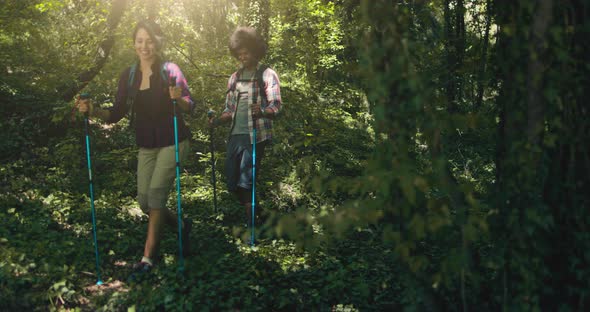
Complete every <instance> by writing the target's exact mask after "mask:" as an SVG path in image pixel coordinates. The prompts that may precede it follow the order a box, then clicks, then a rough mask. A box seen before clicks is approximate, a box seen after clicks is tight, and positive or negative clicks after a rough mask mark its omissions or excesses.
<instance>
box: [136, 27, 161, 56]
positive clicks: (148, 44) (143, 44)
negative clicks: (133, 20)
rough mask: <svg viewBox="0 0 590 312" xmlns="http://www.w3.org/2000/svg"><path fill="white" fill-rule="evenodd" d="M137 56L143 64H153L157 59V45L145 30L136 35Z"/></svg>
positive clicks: (138, 31)
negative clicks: (145, 62)
mask: <svg viewBox="0 0 590 312" xmlns="http://www.w3.org/2000/svg"><path fill="white" fill-rule="evenodd" d="M135 54H137V56H138V57H139V59H140V60H141V61H142V62H144V61H147V62H153V61H154V59H155V58H156V43H155V42H154V41H153V40H152V37H150V34H149V33H148V32H147V30H145V29H144V28H140V29H139V30H137V33H136V34H135Z"/></svg>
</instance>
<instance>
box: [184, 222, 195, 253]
mask: <svg viewBox="0 0 590 312" xmlns="http://www.w3.org/2000/svg"><path fill="white" fill-rule="evenodd" d="M192 229H193V222H192V221H191V220H189V219H184V227H183V228H182V256H183V257H187V256H188V255H189V254H190V252H191V238H190V234H191V230H192Z"/></svg>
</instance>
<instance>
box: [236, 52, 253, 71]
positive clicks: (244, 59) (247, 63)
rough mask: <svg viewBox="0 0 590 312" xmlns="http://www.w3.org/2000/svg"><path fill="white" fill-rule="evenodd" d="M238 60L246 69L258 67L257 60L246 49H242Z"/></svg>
mask: <svg viewBox="0 0 590 312" xmlns="http://www.w3.org/2000/svg"><path fill="white" fill-rule="evenodd" d="M238 60H240V62H241V63H242V65H243V66H244V67H246V68H251V67H254V66H256V59H255V58H254V55H253V54H252V53H251V52H250V50H248V49H246V48H241V49H239V50H238Z"/></svg>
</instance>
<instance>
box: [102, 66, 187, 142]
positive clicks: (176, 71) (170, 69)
mask: <svg viewBox="0 0 590 312" xmlns="http://www.w3.org/2000/svg"><path fill="white" fill-rule="evenodd" d="M160 64H161V63H158V62H156V63H154V65H152V75H151V76H150V88H149V89H146V90H139V86H140V85H141V79H142V73H141V70H140V68H139V66H137V69H136V72H135V75H134V82H133V85H132V86H131V88H130V87H129V86H128V84H129V74H130V72H131V67H129V68H127V69H125V70H124V71H123V73H121V76H120V77H119V87H118V89H117V96H116V98H115V105H114V106H113V108H112V109H111V115H110V118H109V120H107V122H108V123H115V122H118V121H119V120H121V119H122V118H123V117H124V116H125V115H126V114H127V113H128V111H129V107H128V105H127V100H128V97H129V94H130V93H131V92H136V95H135V100H134V101H133V102H134V103H133V111H134V114H135V120H134V126H135V139H136V142H137V145H138V146H139V147H144V148H157V147H165V146H170V145H174V107H173V104H172V100H171V99H170V94H169V92H168V87H167V86H168V83H163V82H162V77H161V74H160V71H161V65H160ZM164 66H165V69H166V72H167V74H168V80H169V81H170V79H171V77H176V85H177V86H179V87H182V98H183V99H184V100H185V101H187V102H188V103H189V107H190V110H191V112H192V110H193V109H194V102H193V100H192V98H191V94H190V91H189V89H188V85H187V82H186V79H185V78H184V75H183V74H182V71H180V68H179V67H178V65H176V64H174V63H171V62H166V63H165V64H164ZM176 111H177V126H178V142H181V141H183V140H185V139H187V138H190V137H191V133H190V130H189V129H188V127H187V126H186V125H185V124H184V119H183V118H182V114H180V113H179V112H180V111H182V110H181V109H180V107H177V108H176Z"/></svg>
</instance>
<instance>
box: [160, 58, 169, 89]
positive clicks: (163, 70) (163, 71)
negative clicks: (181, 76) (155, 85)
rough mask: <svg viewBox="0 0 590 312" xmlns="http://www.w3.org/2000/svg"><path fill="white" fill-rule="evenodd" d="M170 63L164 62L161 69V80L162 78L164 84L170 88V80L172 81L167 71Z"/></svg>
mask: <svg viewBox="0 0 590 312" xmlns="http://www.w3.org/2000/svg"><path fill="white" fill-rule="evenodd" d="M168 63H170V62H163V63H162V67H161V68H160V78H162V84H164V85H165V86H166V87H168V86H169V80H170V75H169V73H168V70H167V69H166V67H167V66H168Z"/></svg>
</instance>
